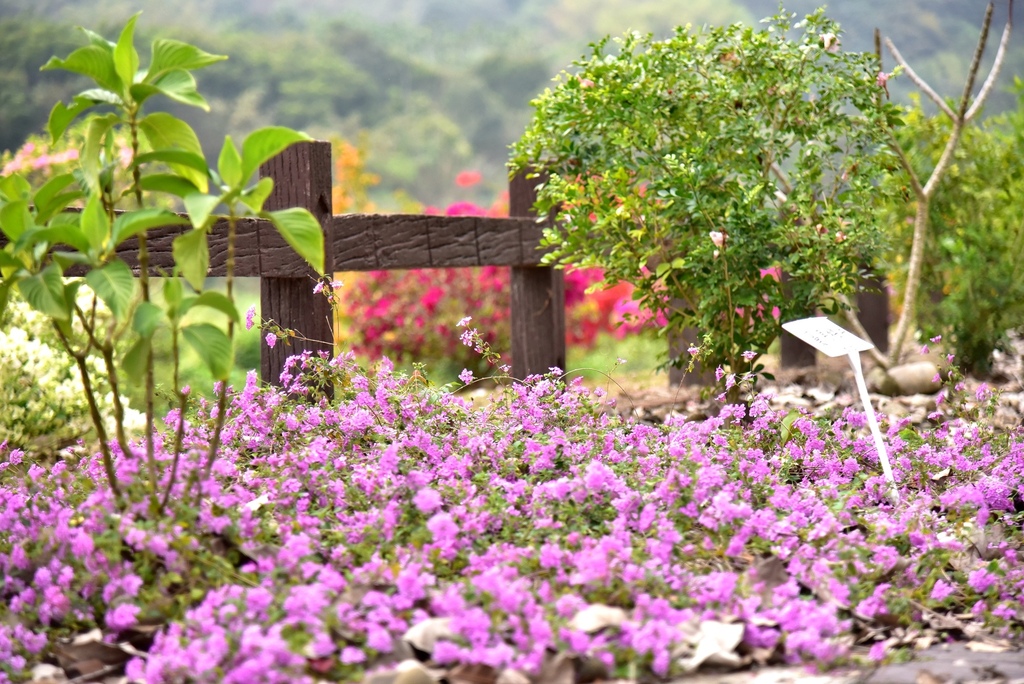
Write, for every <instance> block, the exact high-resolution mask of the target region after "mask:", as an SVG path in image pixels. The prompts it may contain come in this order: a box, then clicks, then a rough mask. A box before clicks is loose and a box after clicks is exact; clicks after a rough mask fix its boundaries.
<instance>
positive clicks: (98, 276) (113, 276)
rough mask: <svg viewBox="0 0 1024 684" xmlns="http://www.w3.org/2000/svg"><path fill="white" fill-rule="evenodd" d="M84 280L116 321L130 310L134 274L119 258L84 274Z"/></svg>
mask: <svg viewBox="0 0 1024 684" xmlns="http://www.w3.org/2000/svg"><path fill="white" fill-rule="evenodd" d="M85 282H86V284H88V285H89V287H91V288H92V291H93V292H95V293H96V296H97V297H99V298H100V299H101V300H103V303H104V304H106V305H107V308H109V309H110V312H111V313H112V314H114V318H115V319H116V320H117V321H121V320H122V319H123V318H124V317H125V316H126V315H127V314H128V312H129V311H130V310H131V307H132V300H133V299H134V298H135V287H136V283H135V276H134V275H132V270H131V269H130V268H128V264H126V263H124V262H123V261H121V260H120V259H117V260H114V261H111V262H110V263H108V264H106V265H105V266H103V267H102V268H94V269H92V270H91V271H89V272H88V273H87V274H86V276H85Z"/></svg>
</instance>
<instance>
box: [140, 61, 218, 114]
mask: <svg viewBox="0 0 1024 684" xmlns="http://www.w3.org/2000/svg"><path fill="white" fill-rule="evenodd" d="M130 92H131V94H132V97H133V98H135V100H136V102H144V101H146V100H147V99H149V98H150V97H152V96H153V95H156V94H158V93H159V94H161V95H165V96H167V97H169V98H171V99H172V100H175V101H177V102H181V103H182V104H187V105H191V106H193V107H199V108H200V109H202V110H203V111H207V112H208V111H210V105H209V104H207V102H206V100H205V99H204V98H203V96H202V95H200V94H199V91H198V90H197V88H196V79H195V77H194V76H192V74H190V73H189V72H187V71H183V70H181V69H174V70H172V71H168V72H167V73H165V74H164V75H163V76H161V77H160V78H159V79H157V80H156V81H155V82H153V83H136V84H135V85H133V86H132V87H131V89H130Z"/></svg>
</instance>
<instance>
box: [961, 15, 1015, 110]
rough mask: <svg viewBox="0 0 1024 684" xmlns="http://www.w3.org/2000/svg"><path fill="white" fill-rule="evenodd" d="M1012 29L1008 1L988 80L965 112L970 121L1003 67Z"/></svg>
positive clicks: (1011, 17)
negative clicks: (1004, 21)
mask: <svg viewBox="0 0 1024 684" xmlns="http://www.w3.org/2000/svg"><path fill="white" fill-rule="evenodd" d="M1012 29H1013V0H1010V7H1009V14H1007V16H1006V26H1004V27H1003V35H1002V37H1001V38H1000V39H999V49H998V50H997V51H996V58H995V60H994V61H993V62H992V68H991V69H990V70H989V72H988V78H986V79H985V83H983V84H982V86H981V90H980V91H978V98H977V99H976V100H975V101H974V104H972V105H971V108H970V109H968V110H967V114H966V115H965V118H966V119H967V120H968V121H970V120H971V119H972V118H974V115H975V114H977V113H978V111H979V110H980V109H981V106H982V104H984V102H985V98H987V97H988V94H989V92H991V90H992V86H993V85H994V84H995V82H996V77H997V76H998V75H999V71H1000V69H1002V67H1003V61H1004V59H1005V58H1006V46H1007V45H1009V44H1010V33H1011V30H1012Z"/></svg>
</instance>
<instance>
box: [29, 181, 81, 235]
mask: <svg viewBox="0 0 1024 684" xmlns="http://www.w3.org/2000/svg"><path fill="white" fill-rule="evenodd" d="M74 182H75V175H74V174H73V173H62V174H60V175H59V176H54V177H53V178H51V179H50V180H48V181H46V183H44V184H43V187H41V188H39V190H37V191H36V194H35V196H34V197H33V198H32V201H33V203H34V204H35V206H36V215H37V217H38V220H39V222H40V223H45V222H46V221H47V220H49V218H50V217H51V216H53V215H54V214H56V213H57V212H58V211H61V210H62V209H64V207H66V206H67V205H68V204H69V203H70V202H72V201H73V199H74V198H70V199H67V198H68V196H70V195H74V194H76V193H64V194H63V195H61V194H59V193H60V191H61V190H63V189H64V188H66V187H68V186H69V185H71V184H72V183H74ZM77 194H78V195H79V196H80V195H81V193H77ZM65 199H66V201H65Z"/></svg>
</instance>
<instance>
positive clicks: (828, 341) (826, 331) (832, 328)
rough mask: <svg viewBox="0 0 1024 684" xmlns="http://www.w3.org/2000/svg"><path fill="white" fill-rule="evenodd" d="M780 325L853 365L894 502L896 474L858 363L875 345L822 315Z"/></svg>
mask: <svg viewBox="0 0 1024 684" xmlns="http://www.w3.org/2000/svg"><path fill="white" fill-rule="evenodd" d="M782 328H783V329H784V330H786V331H788V332H790V333H792V334H793V335H794V336H795V337H798V338H800V339H801V340H803V341H804V342H806V343H807V344H809V345H811V346H812V347H814V348H815V349H817V350H818V351H820V352H822V353H823V354H825V355H826V356H831V357H836V356H842V355H843V354H846V356H847V358H849V359H850V365H851V366H853V374H854V376H855V377H856V379H857V390H858V391H859V392H860V401H861V403H862V404H863V405H864V414H865V415H866V416H867V419H868V429H870V430H871V436H872V438H873V439H874V441H875V451H877V452H878V460H879V462H880V463H881V464H882V474H883V475H885V481H886V482H888V483H889V500H890V501H892V502H893V503H894V504H898V503H899V502H900V492H899V489H897V488H896V478H895V477H894V476H893V474H892V465H891V464H890V463H889V454H888V453H886V450H885V442H884V441H883V440H882V431H881V430H879V429H878V421H877V420H876V419H875V411H874V409H873V408H872V407H871V398H870V397H869V396H868V386H867V383H866V382H864V371H863V369H862V368H861V365H860V353H861V352H862V351H866V350H868V349H871V348H872V347H874V346H875V345H874V344H872V343H871V342H869V341H868V340H865V339H862V338H860V337H857V336H856V335H854V334H853V333H851V332H850V331H849V330H846V329H845V328H841V327H839V326H838V325H836V324H835V323H833V322H832V321H830V320H829V319H827V318H824V317H814V318H802V319H800V320H798V321H790V322H789V323H783V324H782Z"/></svg>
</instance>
